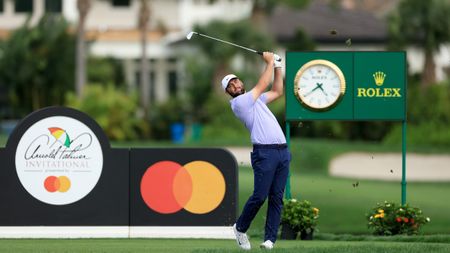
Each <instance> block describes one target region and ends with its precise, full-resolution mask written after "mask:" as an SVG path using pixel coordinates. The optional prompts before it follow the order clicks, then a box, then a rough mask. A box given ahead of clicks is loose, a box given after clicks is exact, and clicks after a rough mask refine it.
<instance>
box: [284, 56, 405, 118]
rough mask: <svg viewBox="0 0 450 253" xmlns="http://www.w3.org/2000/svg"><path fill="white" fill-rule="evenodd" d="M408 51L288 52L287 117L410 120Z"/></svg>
mask: <svg viewBox="0 0 450 253" xmlns="http://www.w3.org/2000/svg"><path fill="white" fill-rule="evenodd" d="M405 62H406V54H405V52H287V54H286V66H287V69H286V119H287V120H288V121H301V120H405V119H406V64H405Z"/></svg>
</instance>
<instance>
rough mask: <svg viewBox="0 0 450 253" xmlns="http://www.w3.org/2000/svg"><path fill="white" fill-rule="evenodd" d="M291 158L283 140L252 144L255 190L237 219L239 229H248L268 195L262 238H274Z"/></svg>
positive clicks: (274, 239)
mask: <svg viewBox="0 0 450 253" xmlns="http://www.w3.org/2000/svg"><path fill="white" fill-rule="evenodd" d="M290 160H291V155H290V153H289V151H288V149H287V146H286V145H285V144H283V145H275V144H274V145H253V152H252V153H251V161H252V167H253V174H254V190H253V194H252V195H251V196H250V198H249V199H248V200H247V203H245V206H244V210H243V211H242V213H241V216H239V218H238V220H237V222H236V228H237V230H238V231H240V232H246V231H247V230H248V228H249V227H250V224H251V222H252V221H253V219H254V218H255V216H256V213H258V211H259V209H260V208H261V206H262V205H263V204H264V201H265V200H266V198H267V197H269V206H268V208H267V216H266V225H265V231H264V241H266V240H270V241H272V242H275V241H276V239H277V232H278V227H279V226H280V218H281V210H282V208H283V194H284V188H285V186H286V181H287V177H288V174H289V162H290Z"/></svg>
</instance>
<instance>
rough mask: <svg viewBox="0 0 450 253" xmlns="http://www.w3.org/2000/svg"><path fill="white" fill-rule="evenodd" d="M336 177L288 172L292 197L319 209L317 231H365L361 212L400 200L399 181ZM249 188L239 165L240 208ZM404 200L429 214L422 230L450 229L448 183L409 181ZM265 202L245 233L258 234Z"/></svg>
mask: <svg viewBox="0 0 450 253" xmlns="http://www.w3.org/2000/svg"><path fill="white" fill-rule="evenodd" d="M355 182H356V180H350V179H337V178H331V177H328V176H324V175H320V174H307V173H305V174H302V173H299V172H298V171H292V176H291V186H292V188H291V190H292V195H293V197H296V198H299V199H308V200H310V201H311V202H312V203H313V205H315V206H316V207H318V208H319V209H320V218H319V227H318V228H319V232H320V233H351V234H369V233H370V231H369V230H368V229H367V221H366V220H365V214H366V212H368V211H369V209H370V208H372V207H373V206H374V205H375V204H376V203H377V202H381V201H384V200H388V201H396V202H398V203H399V202H400V197H401V191H400V183H398V182H396V183H394V182H380V181H365V180H358V182H359V186H358V187H354V186H353V184H354V183H355ZM252 189H253V174H252V171H251V169H250V168H248V167H241V168H240V173H239V191H240V195H239V196H240V199H239V202H240V209H239V210H241V208H242V206H243V205H244V203H245V201H246V200H247V198H248V196H250V194H251V192H252ZM407 191H408V195H407V202H408V203H410V204H411V205H414V206H417V207H420V208H422V210H423V211H424V213H425V215H427V216H429V217H431V220H432V221H431V222H430V223H428V224H426V225H425V226H424V229H423V231H422V232H423V233H426V234H446V233H449V232H450V229H449V228H450V217H449V216H448V212H449V211H450V203H449V202H448V201H444V200H443V196H447V195H449V194H450V184H448V183H409V184H408V188H407ZM265 210H266V205H264V206H263V207H262V212H259V213H258V215H257V216H256V218H255V221H254V222H253V223H252V225H251V227H250V230H249V234H251V235H254V236H259V237H261V236H262V233H263V230H262V228H263V226H264V222H265V217H264V215H265Z"/></svg>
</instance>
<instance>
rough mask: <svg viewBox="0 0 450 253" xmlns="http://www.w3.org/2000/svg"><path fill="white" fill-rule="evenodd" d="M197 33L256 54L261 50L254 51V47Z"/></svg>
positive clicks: (260, 53)
mask: <svg viewBox="0 0 450 253" xmlns="http://www.w3.org/2000/svg"><path fill="white" fill-rule="evenodd" d="M197 34H198V35H200V36H203V37H206V38H208V39H212V40H216V41H219V42H223V43H226V44H228V45H232V46H235V47H239V48H242V49H245V50H247V51H250V52H253V53H257V54H259V55H262V52H259V51H256V50H255V49H251V48H248V47H244V46H241V45H238V44H234V43H231V42H228V41H225V40H221V39H218V38H214V37H211V36H208V35H206V34H201V33H197Z"/></svg>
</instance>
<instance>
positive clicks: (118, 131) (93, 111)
mask: <svg viewBox="0 0 450 253" xmlns="http://www.w3.org/2000/svg"><path fill="white" fill-rule="evenodd" d="M66 99H67V103H66V105H67V106H69V107H73V108H76V109H78V110H80V111H82V112H85V113H86V114H88V115H89V116H91V117H92V118H94V119H95V120H96V121H97V123H98V124H99V125H100V126H101V127H102V128H103V131H105V134H106V135H107V136H108V138H109V139H111V140H119V141H122V140H135V139H138V138H139V137H147V136H148V135H149V130H148V129H149V128H148V125H147V123H146V122H145V121H144V120H142V119H139V118H138V117H137V116H136V115H135V113H136V111H137V108H138V104H137V99H136V97H135V96H131V95H127V94H126V93H125V92H123V91H120V90H118V89H115V88H114V87H113V86H112V85H108V86H106V87H105V86H102V85H87V86H86V87H85V89H84V93H83V96H82V97H81V98H77V97H76V95H75V94H74V93H69V94H68V95H67V98H66Z"/></svg>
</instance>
